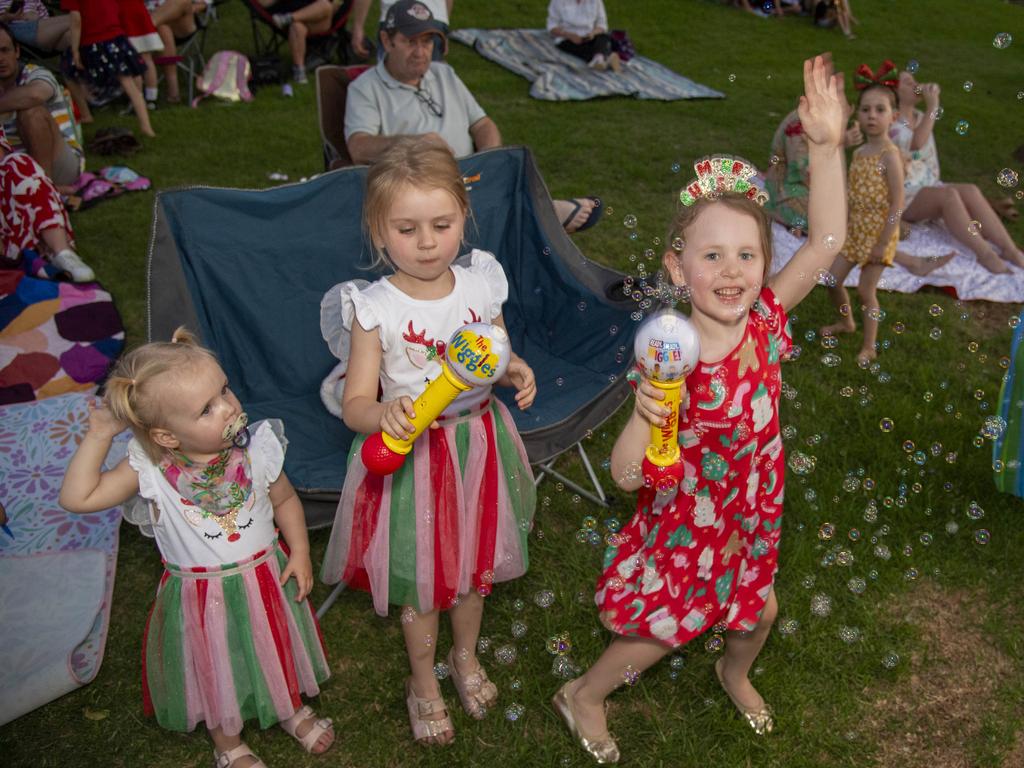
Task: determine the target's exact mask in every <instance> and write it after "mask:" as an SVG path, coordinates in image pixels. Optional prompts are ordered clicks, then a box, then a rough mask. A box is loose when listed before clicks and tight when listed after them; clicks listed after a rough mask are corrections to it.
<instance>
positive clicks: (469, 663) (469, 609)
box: [448, 591, 484, 675]
mask: <svg viewBox="0 0 1024 768" xmlns="http://www.w3.org/2000/svg"><path fill="white" fill-rule="evenodd" d="M448 616H449V618H450V619H451V621H452V640H453V642H454V644H455V653H453V654H452V656H453V657H454V660H455V666H456V667H458V670H459V673H460V674H464V675H465V674H469V673H470V672H474V671H476V668H477V667H479V666H480V662H479V661H477V658H476V641H477V639H479V637H480V623H481V622H482V621H483V617H484V599H483V598H482V597H481V596H480V595H479V594H477V593H476V592H475V591H470V592H467V593H466V594H464V595H459V602H458V605H456V606H454V607H453V608H452V609H451V610H449V611H448Z"/></svg>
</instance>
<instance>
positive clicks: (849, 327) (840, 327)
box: [818, 317, 857, 336]
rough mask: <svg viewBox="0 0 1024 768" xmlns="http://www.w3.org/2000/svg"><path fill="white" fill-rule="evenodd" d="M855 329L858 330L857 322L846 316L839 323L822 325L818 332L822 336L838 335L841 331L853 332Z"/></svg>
mask: <svg viewBox="0 0 1024 768" xmlns="http://www.w3.org/2000/svg"><path fill="white" fill-rule="evenodd" d="M855 330H857V324H856V323H854V322H853V318H851V317H846V318H843V319H842V320H840V321H839V322H838V323H832V324H831V325H825V326H822V328H821V330H820V331H818V333H820V334H821V335H822V336H838V335H839V334H841V333H853V332H854V331H855Z"/></svg>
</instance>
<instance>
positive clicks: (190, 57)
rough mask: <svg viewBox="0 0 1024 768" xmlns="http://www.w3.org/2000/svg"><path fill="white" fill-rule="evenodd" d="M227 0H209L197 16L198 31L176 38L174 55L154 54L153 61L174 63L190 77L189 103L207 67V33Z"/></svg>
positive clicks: (193, 97)
mask: <svg viewBox="0 0 1024 768" xmlns="http://www.w3.org/2000/svg"><path fill="white" fill-rule="evenodd" d="M224 2H226V0H209V2H207V5H206V10H205V11H203V12H202V13H201V14H197V15H196V16H195V21H196V31H195V32H193V33H192V34H190V35H186V36H185V37H180V38H179V37H176V38H175V39H174V45H175V49H176V50H177V53H176V54H175V55H174V56H154V57H153V63H154V64H155V65H156V66H158V67H162V66H164V65H166V64H174V66H175V67H176V68H177V69H179V70H181V71H182V72H183V73H184V74H185V76H186V77H187V78H188V102H187V103H188V104H191V103H192V101H193V99H195V94H196V78H197V77H199V76H200V75H201V74H202V73H203V69H205V68H206V35H207V34H208V33H209V31H210V26H211V25H212V24H213V22H215V21H216V20H217V6H218V5H222V4H223V3H224ZM163 79H164V76H163V73H162V72H161V73H160V80H163Z"/></svg>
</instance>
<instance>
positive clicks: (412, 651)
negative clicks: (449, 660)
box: [402, 606, 455, 744]
mask: <svg viewBox="0 0 1024 768" xmlns="http://www.w3.org/2000/svg"><path fill="white" fill-rule="evenodd" d="M438 614H439V611H436V610H434V611H430V612H429V613H417V612H416V609H415V608H412V607H411V606H406V607H405V608H403V609H402V634H403V635H404V636H405V650H406V653H408V654H409V669H410V671H411V672H412V692H413V693H414V694H416V695H417V696H418V697H420V698H421V699H438V698H440V697H441V689H440V687H439V686H438V684H437V677H436V676H435V675H434V652H435V649H436V647H437V625H438ZM443 717H444V713H443V712H435V713H434V714H433V715H430V716H425V718H424V719H429V720H440V719H442V718H443ZM453 738H455V734H454V733H451V732H450V731H446V732H444V733H442V734H441V735H440V736H432V737H428V738H426V739H424V741H427V742H429V743H431V744H447V743H448V742H450V741H451V740H452V739H453Z"/></svg>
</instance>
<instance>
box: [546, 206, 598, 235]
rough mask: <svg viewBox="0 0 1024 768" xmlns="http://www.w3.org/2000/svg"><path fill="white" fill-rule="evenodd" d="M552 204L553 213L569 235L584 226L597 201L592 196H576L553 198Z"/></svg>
mask: <svg viewBox="0 0 1024 768" xmlns="http://www.w3.org/2000/svg"><path fill="white" fill-rule="evenodd" d="M553 204H554V207H555V215H556V216H557V217H558V220H559V221H560V222H562V227H563V228H564V229H565V231H566V233H567V234H570V235H571V234H573V233H574V232H578V231H579V230H580V229H582V228H583V227H584V225H585V224H586V223H587V221H588V220H589V219H590V214H591V213H592V212H593V210H594V209H595V208H596V207H597V205H598V201H597V199H596V198H593V197H576V198H573V199H572V200H555V201H553Z"/></svg>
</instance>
